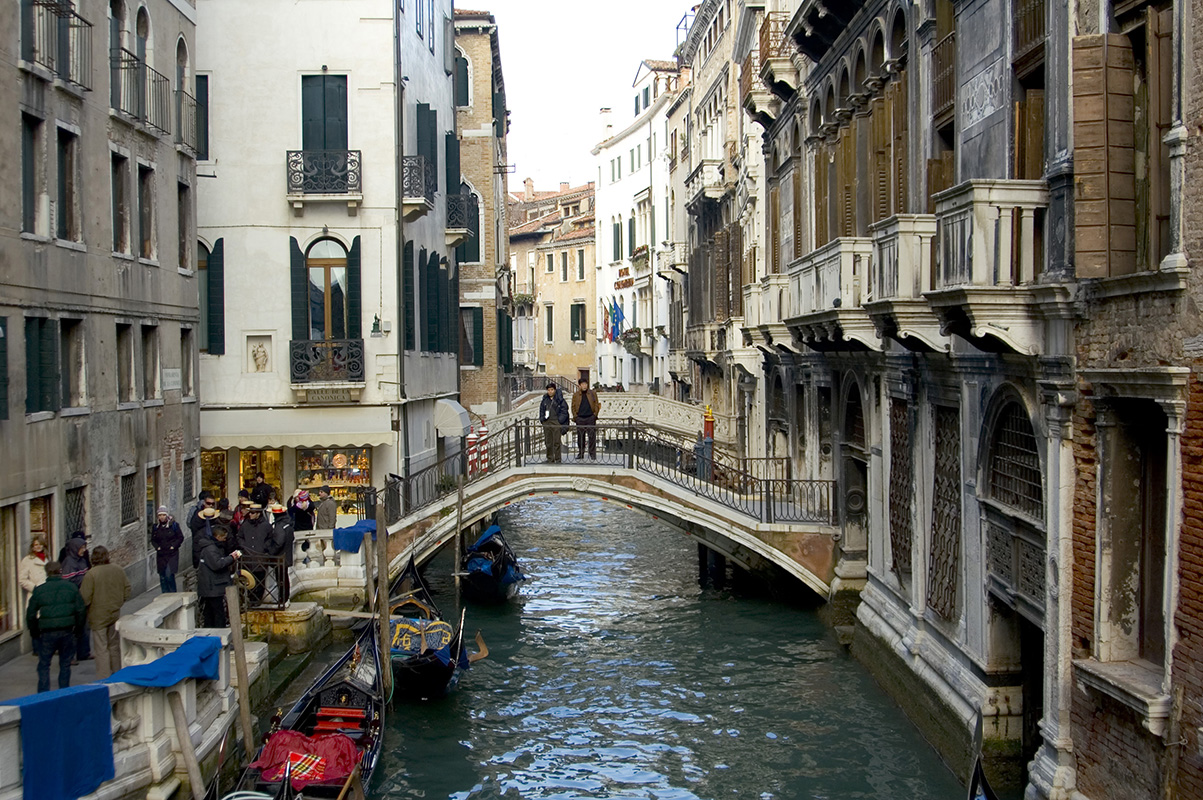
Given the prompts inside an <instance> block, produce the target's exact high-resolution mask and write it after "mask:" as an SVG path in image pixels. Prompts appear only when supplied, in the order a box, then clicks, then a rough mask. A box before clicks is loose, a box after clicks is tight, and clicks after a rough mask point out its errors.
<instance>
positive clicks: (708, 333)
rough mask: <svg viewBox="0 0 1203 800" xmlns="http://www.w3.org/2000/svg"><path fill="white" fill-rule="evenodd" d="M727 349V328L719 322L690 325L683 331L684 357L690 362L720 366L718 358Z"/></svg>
mask: <svg viewBox="0 0 1203 800" xmlns="http://www.w3.org/2000/svg"><path fill="white" fill-rule="evenodd" d="M727 349H728V348H727V328H726V326H725V325H724V324H723V323H721V322H704V323H701V324H697V325H690V326H689V327H688V328H686V330H685V356H686V357H687V358H688V359H689V360H690V361H696V362H698V363H699V364H704V363H706V362H709V363H711V364H713V365H715V366H721V364H720V363H719V358H720V356H721V355H722V354H724V353H726V352H727Z"/></svg>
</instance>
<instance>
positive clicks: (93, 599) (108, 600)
mask: <svg viewBox="0 0 1203 800" xmlns="http://www.w3.org/2000/svg"><path fill="white" fill-rule="evenodd" d="M79 592H80V594H82V595H83V597H84V605H86V606H87V607H88V627H89V628H91V629H92V655H93V656H95V658H96V677H97V678H107V677H109V676H110V675H112V674H113V673H114V672H116V671H117V670H119V669H121V640H120V638H118V636H117V618H118V617H120V616H121V606H123V605H125V601H126V600H129V595H130V585H129V578H127V577H125V570H123V569H122V568H121V567H119V566H117V565H116V564H110V563H109V551H108V548H107V547H104V546H101V547H97V548H95V549H94V550H92V568H91V569H90V570H88V573H87V574H86V575H84V580H83V583H81V584H80V586H79Z"/></svg>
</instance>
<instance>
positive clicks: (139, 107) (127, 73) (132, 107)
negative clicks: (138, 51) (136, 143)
mask: <svg viewBox="0 0 1203 800" xmlns="http://www.w3.org/2000/svg"><path fill="white" fill-rule="evenodd" d="M109 67H110V69H111V70H112V73H113V81H112V89H111V96H110V98H109V99H110V104H111V105H112V107H113V108H114V109H115V110H117V111H119V112H120V113H121V114H122V115H123V116H125V117H127V118H129V119H131V120H132V121H134V122H139V123H142V124H144V125H146V126H148V127H150V128H153V129H154V130H156V131H158V132H159V133H161V134H169V133H171V111H172V108H171V83H170V82H169V81H168V80H167V76H165V75H163V74H162V73H160V72H157V71H156V70H154V69H152V68H151V67H150V66H149V65H148V64H147V63H146V62H145V61H143V60H142V59H140V58H138V56H136V55H134V54H133V53H131V52H130V51H129V50H126V49H125V48H124V47H123V48H121V49H119V50H114V51H113V52H112V54H111V55H110V56H109Z"/></svg>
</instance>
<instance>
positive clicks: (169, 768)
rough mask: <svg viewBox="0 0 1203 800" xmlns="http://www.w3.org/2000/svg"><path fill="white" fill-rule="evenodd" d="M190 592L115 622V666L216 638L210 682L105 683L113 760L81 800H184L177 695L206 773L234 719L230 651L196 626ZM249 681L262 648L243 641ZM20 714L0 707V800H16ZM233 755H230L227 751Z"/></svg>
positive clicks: (263, 655)
mask: <svg viewBox="0 0 1203 800" xmlns="http://www.w3.org/2000/svg"><path fill="white" fill-rule="evenodd" d="M195 623H196V595H195V594H194V593H192V592H183V593H179V594H167V595H162V596H160V597H157V598H155V599H154V600H152V601H151V603H150V604H149V605H147V606H146V607H145V608H143V609H142V610H140V611H137V612H135V613H134V614H130V615H127V616H125V617H122V618H121V619H120V620H119V621H118V622H117V629H118V632H119V633H120V635H121V652H122V660H123V661H122V663H123V664H124V665H125V666H132V665H135V664H144V663H147V662H150V661H153V660H155V659H156V658H159V657H160V656H162V655H165V654H167V653H169V652H171V651H173V650H175V649H176V648H177V647H179V646H180V645H181V644H183V643H184V642H185V641H187V640H188V639H190V638H192V637H193V636H217V637H219V638H220V639H221V644H222V658H221V671H220V675H219V677H218V679H217V680H215V681H207V680H196V679H188V680H185V681H182V682H180V683H178V684H176V685H175V686H173V687H171V688H168V689H155V688H143V687H141V686H131V685H130V684H127V683H113V684H109V700H110V703H111V704H112V715H113V716H112V730H113V762H114V766H115V771H116V777H115V778H114V779H113V780H111V781H106V782H105V783H103V784H101V785H100V788H99V789H97V790H96V792H94V793H92V794H90V795H88V796H87V797H86V798H85V800H125V799H126V798H135V797H137V798H148V800H156V799H157V798H168V797H179V796H186V795H187V789H186V786H185V784H186V783H187V772H186V770H185V767H184V759H183V756H182V755H181V754H180V753H181V751H180V749H179V744H178V742H177V741H176V732H175V725H174V722H173V718H172V714H171V710H170V708H169V706H168V696H169V695H170V694H172V693H177V694H179V695H180V699H181V700H182V701H183V707H184V714H185V717H186V719H187V721H188V732H189V736H190V737H191V739H192V744H193V746H194V747H195V748H196V755H197V759H198V760H199V761H200V763H201V764H202V767H205V768H206V769H205V775H206V776H207V777H209V776H211V775H212V772H213V769H212V768H213V766H214V765H215V763H216V755H217V752H218V749H219V746H220V743H221V740H222V738H223V737H224V736H225V735H226V731H228V730H229V729H230V728H231V727H232V726H233V725H234V724H235V723H236V721H237V719H238V695H237V691H236V685H237V684H236V682H235V679H234V678H233V675H234V674H235V673H236V670H235V669H233V661H232V659H233V651H232V650H231V648H230V630H229V629H228V628H220V629H206V628H196V627H195ZM246 649H247V661H248V667H249V672H250V677H251V682H252V684H253V683H254V682H255V680H256V679H258V678H259V677H260V675H264V674H266V670H267V645H266V644H264V643H262V642H248V643H247V645H246ZM20 724H21V710H20V709H19V708H17V707H15V706H4V705H2V704H0V800H21V798H22V796H23V794H22V793H23V789H22V784H21V729H20ZM230 752H231V753H233V752H234V751H232V750H231V751H230Z"/></svg>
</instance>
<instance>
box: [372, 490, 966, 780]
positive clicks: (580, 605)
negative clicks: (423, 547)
mask: <svg viewBox="0 0 1203 800" xmlns="http://www.w3.org/2000/svg"><path fill="white" fill-rule="evenodd" d="M500 522H501V524H502V526H503V528H504V530H505V532H506V535H507V538H508V539H509V541H510V543H511V544H512V546H513V547H514V549H515V550H516V551H517V553H518V557H519V559H520V560H521V563H522V566H523V568H524V570H525V571H526V573H527V574H528V576H529V577H530V580H529V581H528V582H527V583H526V584H525V587H524V589H523V591H522V594H521V595H520V597H519V599H518V600H517V601H515V602H512V603H511V604H510V605H507V606H502V607H496V608H482V607H478V606H472V605H469V606H468V609H467V614H468V631H469V633H471V632H473V631H475V630H476V629H478V628H479V629H480V630H481V631H482V633H483V635H484V637H485V640H486V642H487V644H488V647H489V657H488V658H487V659H485V660H483V661H479V662H477V663H476V664H474V665H473V666H472V668H471V669H470V670H469V671H468V672H467V673H466V674H465V675H464V677H463V680H462V681H461V682H460V684H459V686H458V688H457V689H456V690H455V692H454V693H453V694H451V695H450V696H449V697H447V698H445V699H443V700H440V701H437V702H432V703H420V704H418V703H413V704H405V703H402V704H398V705H397V706H396V707H395V708H394V709H391V710H390V717H389V718H388V719H387V721H386V722H387V734H386V738H385V742H386V753H385V754H384V755H383V756H382V759H381V762H380V765H379V767H378V769H377V770H376V774H375V777H374V780H373V783H374V786H373V792H372V794H373V796H374V797H383V798H394V799H396V798H515V800H516V799H517V798H656V799H657V800H685V799H686V798H689V799H692V798H781V799H782V800H803V799H807V800H809V799H810V798H814V800H820V799H822V800H853V799H854V798H875V799H876V798H883V799H888V800H928V799H930V800H956V799H957V798H961V797H964V791H965V790H964V789H963V788H962V786H961V785H960V784H959V783H958V781H957V780H956V779H955V778H954V777H953V775H952V774H951V773H950V772H949V771H948V770H947V769H946V768H945V767H944V766H943V764H942V763H941V762H940V761H939V759H938V758H937V757H936V755H935V753H934V752H933V751H932V750H931V748H930V747H928V745H927V744H926V743H925V742H924V741H923V739H922V738H921V737H920V736H919V734H918V732H917V731H916V730H915V728H914V727H913V726H912V725H911V724H910V723H909V722H908V721H907V719H906V718H905V717H904V716H903V714H902V712H901V711H900V710H899V709H898V708H897V707H896V706H895V705H894V704H893V703H892V702H891V701H890V699H889V698H888V697H887V696H886V695H885V694H884V693H883V692H882V691H881V690H880V689H879V688H878V687H877V686H876V685H875V684H874V683H873V681H872V679H871V678H870V677H869V676H868V674H867V673H866V672H865V670H864V669H863V668H862V667H861V666H860V664H859V663H857V662H856V661H855V660H853V659H852V658H851V657H850V656H849V655H848V653H847V652H846V651H845V649H844V648H842V647H841V646H840V645H839V644H838V643H837V642H836V640H835V637H834V635H833V634H832V633H831V631H830V630H829V629H828V628H827V627H825V625H824V624H823V623H822V622H821V621H820V620H819V618H818V615H817V613H816V611H815V610H814V609H813V607H806V606H804V605H802V604H800V603H790V602H787V601H783V600H775V599H771V598H770V597H768V596H767V594H766V593H764V592H761V591H756V590H755V589H754V588H745V589H732V588H729V587H727V588H714V587H713V586H708V587H706V588H703V587H702V586H701V585H700V584H699V580H698V563H697V547H696V543H695V542H694V540H692V539H690V538H688V537H686V536H683V535H682V534H680V533H677V532H675V531H672V530H670V529H668V528H667V527H665V526H664V525H662V524H661V523H658V522H656V521H654V520H651V519H648V518H647V517H644V516H642V515H640V514H637V513H635V512H633V511H629V510H627V509H624V508H621V507H616V506H614V505H611V504H607V503H603V502H602V501H600V500H596V501H595V500H585V499H575V498H550V499H531V500H527V501H525V502H523V503H521V504H519V505H515V506H511V507H509V508H508V509H506V511H505V512H504V513H503V514H502V516H501V520H500ZM452 561H453V559H452V555H451V553H450V552H446V553H444V554H441V555H440V556H438V557H436V558H435V559H434V560H433V561H432V562H431V563H430V565H429V567H428V569H427V571H426V576H427V579H428V581H429V582H430V583H431V585H432V589H433V590H434V591H435V592H436V596H437V599H438V602H439V604H440V606H441V607H442V610H443V612H444V613H445V614H446V616H448V617H450V616H451V611H452V609H453V608H456V600H455V588H454V583H453V579H452V578H451V577H450V573H451V572H452V566H453V564H452ZM456 616H458V612H457V614H456Z"/></svg>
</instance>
